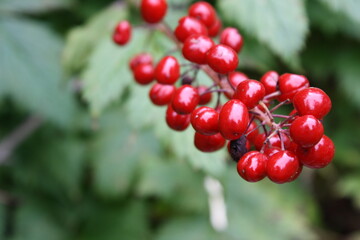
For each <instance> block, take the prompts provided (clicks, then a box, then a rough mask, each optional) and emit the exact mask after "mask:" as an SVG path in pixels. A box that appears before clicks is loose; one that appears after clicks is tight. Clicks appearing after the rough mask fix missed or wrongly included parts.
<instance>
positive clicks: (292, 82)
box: [278, 73, 310, 102]
mask: <svg viewBox="0 0 360 240" xmlns="http://www.w3.org/2000/svg"><path fill="white" fill-rule="evenodd" d="M309 85H310V84H309V80H308V79H307V78H306V77H305V76H303V75H297V74H291V73H285V74H283V75H281V76H280V77H279V89H280V92H281V95H280V96H279V97H278V100H279V101H280V102H282V101H285V100H286V99H289V100H290V101H292V99H293V97H294V95H295V94H296V93H297V92H298V91H299V90H301V89H303V88H307V87H309Z"/></svg>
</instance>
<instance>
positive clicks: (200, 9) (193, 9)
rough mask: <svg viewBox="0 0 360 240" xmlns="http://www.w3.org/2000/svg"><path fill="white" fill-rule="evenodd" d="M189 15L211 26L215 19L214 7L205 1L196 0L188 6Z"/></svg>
mask: <svg viewBox="0 0 360 240" xmlns="http://www.w3.org/2000/svg"><path fill="white" fill-rule="evenodd" d="M189 16H190V17H193V18H196V19H197V20H199V21H200V22H202V23H203V24H204V25H205V26H206V27H211V26H212V25H213V24H214V23H215V20H216V12H215V9H214V8H213V7H212V6H211V5H210V4H209V3H207V2H204V1H200V2H196V3H194V4H193V5H191V6H190V8H189Z"/></svg>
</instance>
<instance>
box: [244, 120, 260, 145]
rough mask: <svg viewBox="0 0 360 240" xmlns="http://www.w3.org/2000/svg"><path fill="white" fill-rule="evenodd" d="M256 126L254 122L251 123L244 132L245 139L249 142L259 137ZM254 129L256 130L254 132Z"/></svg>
mask: <svg viewBox="0 0 360 240" xmlns="http://www.w3.org/2000/svg"><path fill="white" fill-rule="evenodd" d="M257 127H258V126H257V124H256V123H255V121H252V122H251V124H250V126H249V128H248V130H247V131H246V138H247V139H248V140H249V141H250V142H254V141H255V139H256V137H257V135H259V129H257ZM254 129H256V130H254Z"/></svg>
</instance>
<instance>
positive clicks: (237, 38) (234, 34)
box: [220, 27, 244, 52]
mask: <svg viewBox="0 0 360 240" xmlns="http://www.w3.org/2000/svg"><path fill="white" fill-rule="evenodd" d="M220 43H221V44H224V45H227V46H229V47H231V48H232V49H234V50H235V52H240V50H241V48H242V46H243V45H244V40H243V37H242V36H241V35H240V33H239V31H238V30H237V29H236V28H232V27H227V28H225V29H224V30H223V31H222V33H221V35H220Z"/></svg>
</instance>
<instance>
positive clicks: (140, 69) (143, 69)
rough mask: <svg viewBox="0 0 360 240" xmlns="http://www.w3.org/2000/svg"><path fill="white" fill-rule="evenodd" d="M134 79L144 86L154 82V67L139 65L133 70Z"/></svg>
mask: <svg viewBox="0 0 360 240" xmlns="http://www.w3.org/2000/svg"><path fill="white" fill-rule="evenodd" d="M133 73H134V79H135V81H136V82H137V83H139V84H141V85H146V84H149V83H151V82H152V81H153V80H154V67H153V66H152V65H151V64H147V63H145V64H140V65H138V66H137V67H136V68H135V69H134V72H133Z"/></svg>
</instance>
